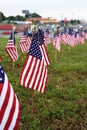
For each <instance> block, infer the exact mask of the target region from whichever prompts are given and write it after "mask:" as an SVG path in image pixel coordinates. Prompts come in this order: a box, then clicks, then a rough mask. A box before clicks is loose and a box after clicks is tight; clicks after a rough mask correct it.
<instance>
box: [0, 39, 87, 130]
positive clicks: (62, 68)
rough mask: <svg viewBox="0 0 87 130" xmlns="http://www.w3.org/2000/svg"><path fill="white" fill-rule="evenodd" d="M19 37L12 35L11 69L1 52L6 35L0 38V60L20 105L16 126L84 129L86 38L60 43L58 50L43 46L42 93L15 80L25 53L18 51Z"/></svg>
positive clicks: (22, 128)
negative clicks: (14, 47) (45, 72)
mask: <svg viewBox="0 0 87 130" xmlns="http://www.w3.org/2000/svg"><path fill="white" fill-rule="evenodd" d="M19 40H20V39H19V38H17V39H16V42H17V48H18V52H19V59H18V61H16V62H15V68H14V69H12V62H11V61H10V59H9V57H8V56H7V54H6V52H5V46H6V43H7V41H8V39H7V38H0V55H3V59H2V61H1V64H2V66H3V68H4V70H5V72H6V74H7V76H8V78H9V80H10V82H11V84H12V86H13V88H14V91H15V92H16V94H17V96H18V99H19V101H20V105H21V120H20V125H19V130H87V42H85V44H84V45H80V44H78V45H76V46H75V47H70V46H68V45H66V46H65V45H63V44H61V52H60V53H59V52H57V51H56V50H55V48H54V47H53V45H52V44H49V45H48V46H47V51H48V55H49V57H50V60H51V64H50V65H49V66H48V67H47V68H48V83H47V89H46V93H45V94H42V93H39V92H36V91H32V90H30V89H25V88H24V87H22V86H21V85H20V84H19V78H20V72H21V69H22V66H23V64H24V61H25V59H26V54H25V53H24V54H22V53H21V52H20V48H19V45H18V43H19ZM32 95H33V96H34V98H33V99H34V106H33V102H32ZM33 107H34V112H33V113H32V108H33Z"/></svg>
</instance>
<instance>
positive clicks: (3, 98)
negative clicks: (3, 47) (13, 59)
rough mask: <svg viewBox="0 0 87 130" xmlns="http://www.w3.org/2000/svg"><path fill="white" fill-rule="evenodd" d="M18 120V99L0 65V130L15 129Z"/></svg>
mask: <svg viewBox="0 0 87 130" xmlns="http://www.w3.org/2000/svg"><path fill="white" fill-rule="evenodd" d="M19 121H20V105H19V101H18V99H17V96H16V94H15V93H14V90H13V88H12V86H11V84H10V82H9V80H8V78H7V75H6V73H5V72H4V70H3V68H2V66H1V65H0V130H17V129H18V126H19Z"/></svg>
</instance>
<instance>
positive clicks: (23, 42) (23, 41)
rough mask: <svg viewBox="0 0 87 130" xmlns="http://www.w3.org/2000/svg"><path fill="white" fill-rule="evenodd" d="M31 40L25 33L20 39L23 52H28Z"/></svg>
mask: <svg viewBox="0 0 87 130" xmlns="http://www.w3.org/2000/svg"><path fill="white" fill-rule="evenodd" d="M30 43H31V40H30V38H29V37H28V36H27V34H26V32H24V33H23V36H22V37H21V39H20V42H19V46H20V49H21V51H22V52H26V51H28V50H29V47H30Z"/></svg>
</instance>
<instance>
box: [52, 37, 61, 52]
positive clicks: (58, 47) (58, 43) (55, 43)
mask: <svg viewBox="0 0 87 130" xmlns="http://www.w3.org/2000/svg"><path fill="white" fill-rule="evenodd" d="M53 45H54V47H55V48H56V49H57V50H58V51H59V52H60V40H59V37H58V36H55V38H54V41H53Z"/></svg>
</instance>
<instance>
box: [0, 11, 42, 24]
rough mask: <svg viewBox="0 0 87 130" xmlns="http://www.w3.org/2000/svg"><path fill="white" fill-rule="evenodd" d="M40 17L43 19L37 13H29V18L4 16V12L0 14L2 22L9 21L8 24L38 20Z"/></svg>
mask: <svg viewBox="0 0 87 130" xmlns="http://www.w3.org/2000/svg"><path fill="white" fill-rule="evenodd" d="M36 17H39V18H41V16H40V15H39V14H37V13H29V15H28V16H26V15H25V16H20V15H16V16H8V17H6V16H4V14H3V13H2V12H0V22H2V21H5V20H7V21H8V22H10V21H24V20H25V19H26V18H36Z"/></svg>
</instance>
